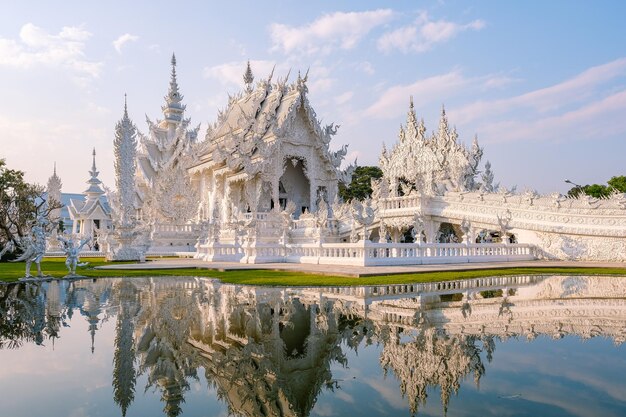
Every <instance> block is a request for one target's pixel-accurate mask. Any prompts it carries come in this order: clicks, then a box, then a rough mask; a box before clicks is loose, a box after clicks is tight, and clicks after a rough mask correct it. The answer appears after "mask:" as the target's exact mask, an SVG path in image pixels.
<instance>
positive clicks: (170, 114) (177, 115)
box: [161, 53, 185, 123]
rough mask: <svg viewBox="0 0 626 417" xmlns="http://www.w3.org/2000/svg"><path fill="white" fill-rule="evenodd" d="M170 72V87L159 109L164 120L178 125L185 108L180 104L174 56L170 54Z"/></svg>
mask: <svg viewBox="0 0 626 417" xmlns="http://www.w3.org/2000/svg"><path fill="white" fill-rule="evenodd" d="M171 63H172V72H171V74H170V86H169V89H168V90H167V96H165V106H163V107H162V108H161V109H162V110H163V114H164V115H165V119H166V120H167V121H169V122H172V123H180V122H181V121H182V120H183V112H184V111H185V106H183V105H182V104H181V102H182V101H183V96H182V94H180V91H179V89H178V81H177V79H176V55H174V54H173V53H172V61H171Z"/></svg>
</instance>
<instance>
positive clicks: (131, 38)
mask: <svg viewBox="0 0 626 417" xmlns="http://www.w3.org/2000/svg"><path fill="white" fill-rule="evenodd" d="M138 39H139V36H137V35H131V34H130V33H125V34H123V35H121V36H120V37H119V38H117V39H116V40H114V41H113V47H114V48H115V50H116V51H117V53H118V54H121V53H122V47H123V46H124V45H126V44H127V43H128V42H137V40H138Z"/></svg>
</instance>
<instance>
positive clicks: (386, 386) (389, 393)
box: [365, 379, 407, 410]
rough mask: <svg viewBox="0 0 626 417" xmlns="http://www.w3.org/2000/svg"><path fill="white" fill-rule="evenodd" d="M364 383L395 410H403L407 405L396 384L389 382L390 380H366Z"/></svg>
mask: <svg viewBox="0 0 626 417" xmlns="http://www.w3.org/2000/svg"><path fill="white" fill-rule="evenodd" d="M365 383H366V384H367V385H368V386H370V387H371V388H372V389H373V390H374V391H376V392H377V393H378V394H379V395H380V396H381V397H382V398H383V399H384V400H385V401H386V402H387V405H388V406H391V407H393V408H395V409H397V410H403V409H405V408H406V407H407V404H406V401H405V400H404V399H403V398H402V394H400V391H399V390H398V387H397V385H396V384H395V382H394V383H390V380H389V379H387V380H379V379H376V380H372V379H370V380H367V381H365Z"/></svg>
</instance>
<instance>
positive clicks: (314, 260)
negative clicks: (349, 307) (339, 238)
mask: <svg viewBox="0 0 626 417" xmlns="http://www.w3.org/2000/svg"><path fill="white" fill-rule="evenodd" d="M197 257H198V258H199V259H204V260H209V261H220V260H221V261H227V260H228V261H238V262H244V263H264V262H289V263H307V264H324V265H355V266H376V265H381V266H382V265H387V266H393V265H420V264H446V263H468V262H505V261H522V260H533V259H536V257H537V254H536V249H535V247H534V246H533V245H529V244H506V245H505V244H495V243H494V244H463V243H437V244H415V243H373V242H370V241H366V242H363V241H360V242H356V243H306V244H286V245H283V244H280V243H275V244H274V243H257V244H254V245H246V244H227V245H225V244H221V243H208V244H202V245H199V246H198V255H197Z"/></svg>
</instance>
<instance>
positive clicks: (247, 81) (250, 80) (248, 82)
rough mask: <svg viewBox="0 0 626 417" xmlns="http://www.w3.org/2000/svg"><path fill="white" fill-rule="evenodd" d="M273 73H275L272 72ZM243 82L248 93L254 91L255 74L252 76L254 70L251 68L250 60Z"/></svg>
mask: <svg viewBox="0 0 626 417" xmlns="http://www.w3.org/2000/svg"><path fill="white" fill-rule="evenodd" d="M272 72H273V71H272ZM243 82H244V84H245V85H246V91H248V92H250V91H252V83H253V82H254V74H252V68H251V67H250V60H248V65H247V66H246V72H244V74H243Z"/></svg>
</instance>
